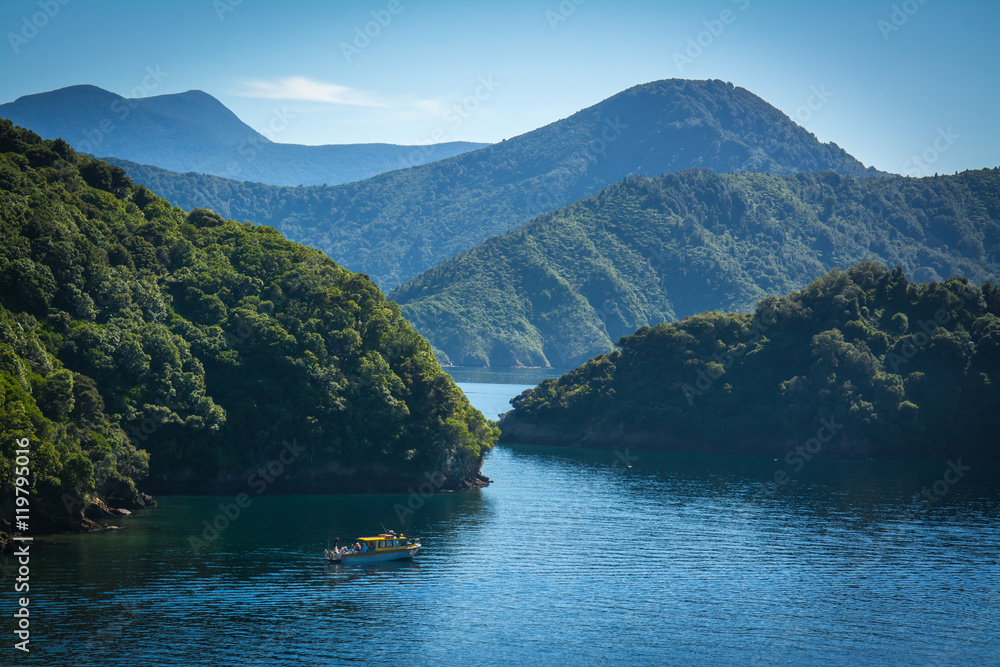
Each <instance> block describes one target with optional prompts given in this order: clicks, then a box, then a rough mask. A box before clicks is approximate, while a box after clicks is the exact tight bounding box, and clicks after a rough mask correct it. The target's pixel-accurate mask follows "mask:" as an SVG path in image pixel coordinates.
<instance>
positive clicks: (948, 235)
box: [389, 169, 1000, 367]
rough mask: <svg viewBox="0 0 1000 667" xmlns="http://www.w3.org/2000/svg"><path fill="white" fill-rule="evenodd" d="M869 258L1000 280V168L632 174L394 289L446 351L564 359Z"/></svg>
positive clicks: (491, 362) (462, 360) (506, 361)
mask: <svg viewBox="0 0 1000 667" xmlns="http://www.w3.org/2000/svg"><path fill="white" fill-rule="evenodd" d="M868 258H877V259H878V260H880V261H882V262H885V263H887V264H889V265H890V266H897V265H900V266H902V267H903V269H904V270H905V271H906V272H907V273H909V274H910V275H912V276H914V277H916V278H917V279H919V280H922V281H940V280H942V279H943V278H944V277H945V276H950V275H961V276H965V277H967V278H969V279H970V280H973V281H975V282H978V283H981V282H985V281H988V280H992V281H994V282H995V281H996V280H997V279H998V277H1000V169H983V170H978V171H970V172H963V173H961V174H958V175H955V176H942V177H927V178H904V177H896V178H888V179H855V178H850V177H846V176H840V175H838V174H835V173H833V172H818V173H805V172H803V173H799V174H795V175H789V176H777V175H770V174H757V173H749V172H745V173H740V174H715V173H713V172H710V171H708V170H703V169H692V170H688V171H683V172H679V173H676V174H665V175H663V176H659V177H657V178H647V177H641V176H636V177H631V178H629V179H626V180H625V181H624V182H622V183H617V184H615V185H612V186H610V187H608V188H605V189H604V190H601V191H600V192H598V193H597V194H596V195H593V196H592V197H588V198H586V199H583V200H580V201H578V202H576V203H574V204H571V205H570V206H567V207H565V208H562V209H559V210H557V211H554V212H552V213H549V214H547V215H544V216H540V217H539V218H537V219H536V220H534V221H533V222H531V223H530V224H528V225H524V226H523V227H520V228H518V229H516V230H513V231H511V232H508V233H506V234H503V235H501V236H497V237H494V238H491V239H489V240H487V241H486V242H484V243H482V244H480V245H478V246H476V247H475V248H473V249H471V250H469V251H467V252H464V253H461V254H459V255H457V256H455V257H453V258H451V259H449V260H447V261H445V262H442V263H441V264H439V265H438V266H436V267H434V268H433V269H430V270H428V271H426V272H425V273H423V274H421V275H420V276H418V277H416V278H414V279H413V280H411V281H409V282H407V283H405V284H403V285H401V286H400V287H398V288H397V289H396V290H394V291H393V292H391V293H390V294H389V298H390V299H393V300H394V301H397V302H399V304H400V306H401V307H402V310H403V315H404V316H405V317H406V318H407V319H408V320H409V321H410V322H411V323H412V324H413V326H414V328H416V329H417V331H419V332H420V333H421V334H422V335H423V336H424V337H425V338H427V340H428V341H430V343H431V344H432V345H433V346H434V347H435V348H436V350H437V354H438V356H439V358H440V359H442V361H445V362H450V363H453V364H456V365H460V366H477V365H484V366H486V365H488V366H548V365H551V366H555V367H568V366H575V365H577V364H579V363H582V362H583V361H585V360H586V359H589V358H591V357H593V356H595V355H597V354H600V353H603V352H608V351H610V350H611V349H612V346H613V344H614V343H615V341H617V340H618V339H619V338H621V337H622V336H625V335H628V334H630V333H631V332H632V331H634V330H635V329H637V328H639V327H641V326H644V325H655V324H657V323H659V322H669V321H672V320H676V319H679V318H682V317H686V316H689V315H693V314H695V313H699V312H702V311H712V310H720V311H723V312H730V311H749V310H752V309H753V307H754V305H755V304H756V303H757V302H758V301H759V300H760V299H762V298H764V297H766V296H768V295H775V294H783V293H786V292H788V291H791V290H793V289H797V288H801V287H803V286H805V285H806V284H807V283H808V282H809V281H810V280H812V279H814V278H817V277H818V276H820V275H822V274H823V273H825V272H827V271H829V270H831V269H833V268H835V267H845V266H850V265H852V264H854V263H856V262H858V261H861V260H864V259H868Z"/></svg>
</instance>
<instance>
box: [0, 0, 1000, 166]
mask: <svg viewBox="0 0 1000 667" xmlns="http://www.w3.org/2000/svg"><path fill="white" fill-rule="evenodd" d="M372 12H374V13H375V14H374V16H373V14H372ZM724 12H728V13H724ZM377 19H381V22H382V23H384V25H380V24H379V23H378V22H377ZM880 22H881V23H880ZM0 26H2V31H3V44H2V45H0V54H2V55H0V102H8V101H11V100H14V99H16V98H17V97H20V96H21V95H27V94H31V93H37V92H43V91H46V90H52V89H55V88H61V87H64V86H69V85H74V84H80V83H90V84H94V85H97V86H100V87H102V88H105V89H107V90H111V91H114V92H116V93H119V94H122V95H125V96H140V95H147V94H148V95H155V94H162V93H175V92H181V91H185V90H190V89H201V90H204V91H206V92H208V93H210V94H211V95H214V96H215V97H217V98H218V99H219V100H221V101H222V102H223V103H224V104H225V105H226V106H228V107H229V108H230V109H232V110H233V111H234V112H236V114H237V115H238V116H239V117H240V118H242V119H243V120H244V121H245V122H246V123H248V124H249V125H251V126H252V127H254V128H256V129H258V130H264V129H266V128H268V126H269V125H271V126H272V127H273V128H275V129H278V130H279V131H278V132H276V133H273V138H274V139H275V140H276V141H280V142H289V143H306V144H324V143H359V142H390V143H401V144H418V143H431V140H432V137H433V138H436V139H440V140H469V141H484V142H493V141H499V140H500V139H503V138H508V137H512V136H515V135H518V134H521V133H524V132H527V131H529V130H532V129H534V128H537V127H540V126H542V125H544V124H546V123H549V122H552V121H554V120H557V119H559V118H563V117H565V116H568V115H570V114H572V113H574V112H576V111H578V110H579V109H582V108H584V107H587V106H590V105H592V104H595V103H597V102H599V101H600V100H602V99H605V98H607V97H609V96H611V95H613V94H615V93H617V92H619V91H621V90H624V89H626V88H628V87H630V86H633V85H635V84H639V83H645V82H648V81H654V80H657V79H666V78H673V77H682V78H691V79H722V80H725V81H731V82H733V83H735V84H736V85H739V86H743V87H744V88H747V89H749V90H750V91H752V92H754V93H756V94H757V95H759V96H760V97H762V98H764V99H765V100H766V101H768V102H770V103H771V104H773V105H774V106H776V107H777V108H779V109H781V110H782V111H784V112H785V113H787V114H788V115H789V116H791V117H792V118H793V119H795V120H797V121H798V122H799V123H800V124H801V125H803V126H804V127H805V128H807V129H808V130H810V131H812V132H813V133H815V134H816V136H817V137H819V138H820V139H821V140H822V141H835V142H836V143H837V144H839V145H840V146H841V147H843V148H844V149H846V150H847V151H848V152H850V153H851V154H853V155H854V156H856V157H857V158H858V159H860V160H861V161H862V162H864V163H865V164H867V165H874V166H876V167H878V168H880V169H884V170H887V171H893V172H900V173H910V174H912V175H921V171H922V170H923V171H930V172H933V171H939V172H941V173H951V172H954V171H956V170H962V169H969V168H979V167H986V166H1000V122H998V118H1000V113H998V106H1000V104H998V103H1000V46H998V43H1000V40H998V38H997V34H998V31H1000V2H998V1H996V0H980V1H974V2H972V1H962V0H949V1H948V2H945V1H944V0H923V2H921V0H905V1H902V2H901V1H899V0H886V1H864V2H861V1H853V2H852V1H850V0H848V1H841V2H828V1H825V0H823V1H813V0H810V1H808V2H805V1H802V0H796V1H794V2H792V1H789V0H770V1H768V0H712V1H707V2H706V1H702V2H685V1H678V2H663V1H659V2H652V1H650V2H639V1H633V2H630V1H627V0H626V1H612V0H548V1H537V2H535V1H530V2H529V1H526V0H506V1H504V2H499V1H495V2H493V1H475V0H465V1H464V2H459V1H455V2H436V1H434V0H376V1H373V2H363V1H354V2H337V1H329V0H328V1H324V2H319V1H316V2H274V1H268V0H197V1H194V0H172V1H169V2H167V1H162V2H143V1H141V0H131V1H129V2H111V1H106V0H35V1H34V2H23V1H20V0H4V1H3V2H2V3H0ZM366 28H367V31H368V33H370V34H371V35H373V36H368V35H364V36H363V37H360V38H359V37H358V31H360V32H361V33H362V34H363V33H364V31H365V29H366ZM366 40H367V41H366ZM699 41H700V42H701V45H698V44H697V42H699ZM678 54H680V55H681V56H683V58H689V57H690V60H684V59H679V58H678ZM150 71H153V72H157V71H158V72H159V74H158V76H156V77H152V76H150V75H149V72H150ZM481 81H486V82H488V83H489V85H485V84H483V83H481ZM814 91H819V92H820V93H821V95H816V93H815V92H814ZM477 93H478V97H477V96H476V94H477ZM810 96H812V97H810ZM810 103H811V105H812V107H813V108H809V106H808V105H809V104H810ZM455 105H458V108H457V109H456V107H455ZM435 130H437V134H436V135H435ZM935 142H937V147H935ZM921 154H924V155H925V157H932V158H934V159H933V161H932V162H931V163H930V164H926V165H922V166H921V165H917V164H915V163H910V162H909V160H910V158H911V157H912V156H914V155H917V156H919V155H921Z"/></svg>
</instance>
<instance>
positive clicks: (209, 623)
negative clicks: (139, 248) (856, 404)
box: [5, 383, 1000, 666]
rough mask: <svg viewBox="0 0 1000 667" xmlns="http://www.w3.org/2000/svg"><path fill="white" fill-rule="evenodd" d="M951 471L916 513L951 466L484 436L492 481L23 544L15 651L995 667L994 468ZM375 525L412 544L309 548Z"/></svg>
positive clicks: (177, 517)
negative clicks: (601, 447) (580, 445)
mask: <svg viewBox="0 0 1000 667" xmlns="http://www.w3.org/2000/svg"><path fill="white" fill-rule="evenodd" d="M494 384H495V389H496V392H497V393H496V394H494V395H492V398H491V400H493V399H497V400H499V399H502V398H504V397H505V396H506V395H505V394H504V392H506V391H507V390H506V389H505V388H503V385H505V384H509V383H494ZM487 393H488V392H487ZM506 398H509V396H506ZM966 465H968V466H969V467H971V470H970V471H968V472H966V473H964V474H963V476H962V477H961V478H960V479H959V480H958V481H957V482H956V483H955V484H952V485H950V486H949V487H948V489H947V492H946V493H945V494H944V495H943V496H941V497H935V502H933V503H928V504H927V506H926V507H925V506H924V505H923V504H922V503H921V501H920V499H919V494H920V492H921V490H922V489H924V488H930V487H932V486H933V485H934V483H935V482H936V481H938V480H939V479H941V478H942V475H943V473H944V471H945V470H946V469H947V468H948V464H947V462H930V463H894V462H871V461H848V462H830V461H822V460H813V461H810V462H808V463H807V464H806V465H805V466H804V467H803V468H802V470H801V471H800V472H793V471H789V472H790V473H791V474H790V479H791V481H789V482H788V483H787V484H785V485H783V486H780V487H777V488H773V489H768V488H767V487H765V486H764V485H765V483H766V482H768V481H769V480H772V479H774V473H775V471H777V470H781V469H784V470H788V467H787V466H786V464H785V463H784V461H780V460H770V459H760V458H750V457H747V458H739V457H723V458H712V457H707V456H696V455H684V456H668V455H657V454H651V453H645V452H627V451H619V452H616V451H578V450H566V449H560V448H538V447H533V448H527V447H498V448H496V449H495V450H494V451H493V452H491V453H490V454H489V456H488V458H487V461H486V464H485V465H484V469H483V472H484V473H485V474H486V475H487V476H489V477H490V478H491V479H492V480H493V484H492V485H491V486H489V487H487V488H485V489H481V490H477V491H473V492H468V493H450V494H440V495H435V496H432V497H429V498H421V497H420V496H419V495H418V494H403V495H375V496H360V495H353V496H331V497H323V496H276V495H264V496H260V497H258V498H255V499H254V502H253V504H252V505H251V506H250V507H248V508H246V509H245V510H243V511H242V513H241V515H240V516H239V517H238V518H236V519H234V520H233V521H231V522H230V525H229V526H228V527H225V528H224V529H222V530H220V531H219V533H218V535H217V537H216V538H215V539H214V540H213V541H212V542H211V544H209V545H208V546H207V547H205V548H204V549H201V550H200V551H199V552H198V553H195V552H194V550H193V549H192V547H191V543H190V539H189V538H190V537H191V536H200V535H202V534H203V532H204V530H205V524H204V523H203V522H205V521H209V522H210V521H212V520H213V518H214V517H216V516H217V515H218V514H219V513H220V511H221V509H220V507H219V504H220V503H223V504H225V503H227V502H230V501H231V499H227V498H207V497H161V498H160V499H159V500H160V502H161V506H160V507H159V508H157V509H153V510H146V511H142V512H138V513H137V514H136V516H135V517H134V518H133V519H131V520H128V521H127V522H126V523H125V524H124V525H125V529H124V530H122V531H120V532H114V533H102V534H92V535H62V536H54V537H50V538H45V539H44V540H40V541H38V542H36V544H35V546H34V551H33V556H34V557H33V559H32V593H33V595H34V597H33V598H32V615H33V618H34V615H35V614H36V613H37V615H38V619H39V620H38V621H37V635H36V634H35V633H34V632H33V634H32V639H33V640H34V639H36V637H37V639H38V643H37V645H36V644H35V642H34V641H33V643H32V647H33V652H32V654H31V656H30V660H32V661H36V662H37V664H46V665H61V664H71V665H73V664H78V665H102V666H104V665H129V666H131V665H135V664H178V665H213V666H218V665H301V664H351V663H366V664H386V663H389V662H398V658H399V656H398V654H397V653H396V652H397V651H398V650H400V649H403V650H404V653H405V655H406V659H407V662H412V663H414V664H418V665H430V664H434V665H437V664H441V665H492V664H497V663H498V662H503V663H510V664H552V663H565V664H594V663H600V662H611V661H615V662H620V661H621V660H623V659H626V660H628V662H629V664H677V663H683V664H692V663H693V664H734V665H744V664H792V665H803V664H808V665H842V664H844V663H845V662H847V661H850V662H856V663H859V664H872V663H883V664H884V663H894V664H962V665H980V664H997V663H996V656H997V655H1000V619H998V616H997V609H998V608H1000V595H998V590H1000V556H998V554H1000V522H998V520H997V519H998V516H1000V493H998V490H997V486H996V480H997V479H998V478H1000V477H998V472H1000V471H998V470H997V469H996V468H995V467H994V468H988V467H987V466H983V465H978V464H975V463H970V462H966ZM629 466H631V467H629ZM383 525H384V526H385V528H389V529H394V530H396V531H397V532H403V533H405V534H406V535H408V536H411V537H417V538H420V539H421V541H422V543H423V545H424V549H422V550H421V552H420V554H419V555H418V556H417V558H416V559H415V560H414V561H412V562H406V561H397V562H391V563H382V564H372V565H368V566H359V565H350V564H349V565H344V564H340V565H330V564H327V563H325V561H324V560H323V559H322V553H323V550H324V548H326V546H327V545H328V544H330V543H332V541H333V539H334V538H336V537H340V538H341V543H347V542H348V541H350V540H353V539H354V538H355V537H358V536H361V535H366V534H371V533H372V532H378V531H380V530H381V528H382V526H383ZM36 584H37V589H36ZM9 596H10V593H8V597H9ZM5 599H6V598H5ZM32 628H33V630H34V629H35V628H36V626H35V625H33V626H32ZM36 646H37V649H36V648H35V647H36ZM21 662H23V663H24V664H30V663H29V661H27V660H23V661H21Z"/></svg>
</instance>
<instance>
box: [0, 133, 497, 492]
mask: <svg viewBox="0 0 1000 667" xmlns="http://www.w3.org/2000/svg"><path fill="white" fill-rule="evenodd" d="M0 216H2V218H0V232H2V233H0V331H2V332H3V335H2V338H0V450H2V452H3V455H2V457H0V466H2V469H0V470H2V474H0V480H2V482H0V485H2V487H3V488H2V489H0V491H2V492H3V494H4V498H6V499H10V498H12V497H13V493H12V492H11V488H10V485H11V483H12V481H11V480H12V475H11V473H12V468H11V466H12V461H13V455H12V452H13V449H14V446H15V444H14V443H15V441H17V440H19V439H22V438H27V439H29V440H30V442H31V446H32V448H33V452H34V457H33V459H32V475H33V477H32V480H33V485H34V486H33V489H32V491H33V492H35V493H36V494H37V495H38V496H39V497H40V498H43V499H45V500H46V501H48V503H49V505H48V508H49V511H52V512H58V511H59V510H60V508H61V507H62V505H61V503H59V502H58V500H59V499H60V498H63V497H65V496H67V495H68V496H71V497H79V496H81V495H83V496H90V495H98V496H105V497H107V498H112V497H118V498H126V497H131V498H132V499H133V500H134V499H135V498H136V495H135V490H136V483H139V482H141V486H142V488H145V489H147V490H154V491H168V492H169V491H177V490H181V489H191V490H201V491H208V492H211V491H213V490H221V489H225V488H227V485H229V486H232V485H234V484H235V485H239V484H240V483H241V482H244V481H245V480H243V478H242V476H243V475H245V474H246V473H247V471H249V470H253V469H254V467H255V466H259V465H261V464H263V463H266V462H268V461H269V460H271V459H274V458H275V457H277V456H278V455H279V453H280V452H282V451H283V450H284V449H287V448H288V447H290V446H292V447H294V448H295V451H296V452H297V453H301V462H300V464H299V465H297V466H296V467H294V469H290V470H289V471H288V472H287V473H286V474H289V475H292V476H294V477H296V478H297V479H298V481H297V486H296V488H298V489H299V490H308V489H315V490H331V491H336V490H343V489H358V490H365V489H373V490H377V489H383V488H406V484H409V483H412V482H413V480H415V479H419V480H421V481H423V475H424V474H425V473H427V474H435V475H437V477H436V479H439V480H440V479H442V478H443V480H442V484H443V485H445V486H448V487H451V488H458V487H462V486H465V485H470V484H478V483H480V482H481V478H480V477H479V468H480V465H481V462H482V457H483V454H484V453H485V452H486V451H487V450H488V449H489V447H490V446H492V444H493V442H494V441H495V439H496V431H495V427H494V426H492V425H491V424H490V423H489V422H487V421H486V420H485V419H484V418H483V416H482V415H481V414H480V413H479V412H478V411H477V410H475V409H474V408H473V407H472V406H471V405H470V404H469V402H468V400H467V399H466V398H465V396H464V395H463V394H462V393H461V391H460V390H459V389H458V388H457V387H456V386H455V384H454V383H453V382H452V380H451V378H450V377H449V376H448V375H447V374H446V373H444V371H442V369H441V367H440V365H439V364H438V362H437V361H436V360H435V358H434V356H433V354H432V352H431V349H430V346H429V345H428V344H427V343H426V342H425V341H424V340H423V339H422V338H421V337H420V336H419V335H417V334H416V333H414V331H413V330H412V329H411V328H410V326H409V325H408V324H407V323H406V321H405V320H403V319H402V317H401V316H400V313H399V308H398V306H397V305H396V304H395V303H392V302H389V301H386V299H385V297H384V296H383V295H382V293H381V291H380V290H379V288H378V287H377V286H376V285H375V284H373V283H372V282H371V281H370V280H369V279H368V278H367V277H366V276H365V275H363V274H358V273H353V272H351V271H348V270H346V269H343V268H341V267H340V266H338V265H336V264H335V263H334V262H333V261H332V260H330V259H329V258H328V257H326V256H325V255H323V254H322V253H321V252H320V251H318V250H314V249H310V248H307V247H305V246H301V245H298V244H296V243H292V242H290V241H288V240H286V239H285V238H283V237H282V236H281V234H280V233H279V232H278V231H277V230H275V229H273V228H271V227H264V226H257V225H253V224H249V223H238V222H234V221H231V220H225V219H223V218H222V217H221V216H219V215H217V214H215V213H212V212H210V211H205V210H195V211H192V212H191V213H190V214H187V213H185V212H184V211H182V210H181V209H180V208H176V207H173V206H171V205H170V204H169V203H168V202H167V201H165V200H163V199H161V198H159V197H157V196H156V195H154V194H153V193H151V192H150V191H149V190H148V189H147V188H146V187H144V186H140V185H135V184H133V183H132V182H131V181H130V180H129V179H128V177H127V176H126V175H125V172H124V171H122V170H121V169H120V168H118V167H114V166H112V165H109V164H107V163H106V162H102V161H98V160H94V159H90V158H87V157H83V156H80V155H77V154H76V153H75V152H74V151H73V149H72V148H71V147H70V146H69V145H68V144H67V143H66V142H64V141H61V140H56V141H43V140H41V139H40V138H39V137H38V136H37V135H35V134H33V133H31V132H28V131H25V130H23V129H21V128H17V127H14V126H13V125H12V124H11V123H10V122H9V121H5V120H4V121H0ZM285 458H287V457H285ZM147 472H148V474H149V477H148V479H145V481H142V480H143V479H144V478H145V477H146V474H147Z"/></svg>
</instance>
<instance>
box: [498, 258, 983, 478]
mask: <svg viewBox="0 0 1000 667" xmlns="http://www.w3.org/2000/svg"><path fill="white" fill-rule="evenodd" d="M619 347H620V349H619V350H616V351H614V352H612V353H610V354H605V355H600V356H598V357H595V358H594V359H592V360H590V361H588V362H587V363H585V364H583V365H582V366H580V367H578V368H576V369H575V370H573V371H571V372H569V373H567V374H565V375H563V376H562V377H561V378H559V379H551V380H546V381H544V382H543V383H542V384H540V385H539V386H538V387H535V388H534V389H530V390H527V391H525V392H524V393H523V394H521V395H520V396H519V397H517V398H515V399H514V400H513V401H512V404H513V405H514V410H513V411H511V412H508V413H507V414H506V415H504V418H503V419H502V420H501V429H502V431H503V434H502V436H501V440H502V441H506V442H514V443H525V444H530V443H544V444H546V445H551V444H562V445H576V446H589V447H633V448H648V449H655V450H660V451H705V452H727V453H738V454H759V455H766V456H775V457H784V458H783V459H782V460H783V461H785V462H786V463H788V464H795V463H796V461H797V464H798V465H802V464H803V462H804V461H805V460H809V458H811V457H812V456H822V457H840V458H929V457H934V458H944V457H946V456H954V455H958V454H968V455H969V459H967V460H972V459H974V460H975V461H976V462H982V461H986V460H994V461H996V460H1000V440H998V439H997V434H998V433H1000V290H998V289H997V288H996V287H994V286H993V285H991V284H989V283H987V284H984V285H983V286H982V287H977V286H976V285H974V284H972V283H971V282H969V281H968V280H966V279H965V278H951V279H949V280H947V281H945V282H943V283H941V282H932V283H922V284H914V283H911V282H909V281H908V280H907V279H906V277H905V276H904V274H903V272H902V271H900V270H899V269H896V270H894V271H889V270H888V269H887V268H886V267H884V266H882V265H880V264H877V263H874V262H864V263H861V264H858V265H856V266H854V267H853V268H851V269H850V270H849V271H846V272H843V271H832V272H830V273H828V274H827V275H825V276H823V277H822V278H820V279H818V280H816V281H814V282H812V283H810V285H809V286H808V287H806V288H805V289H803V290H802V291H800V292H795V293H792V294H789V295H788V296H784V297H768V298H767V299H764V300H763V301H762V302H761V303H760V305H759V306H758V307H757V309H756V311H755V312H754V313H748V314H736V313H731V314H725V315H724V314H721V313H718V312H709V313H703V314H700V315H695V316H692V317H688V318H685V319H684V320H681V321H680V322H676V323H673V324H658V325H656V326H655V327H643V328H641V329H639V330H638V331H636V332H635V333H634V334H633V335H631V336H627V337H625V338H623V339H622V340H621V341H620V343H619Z"/></svg>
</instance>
